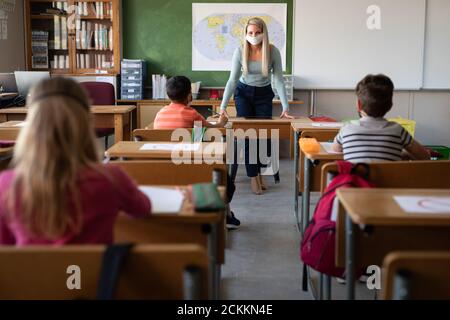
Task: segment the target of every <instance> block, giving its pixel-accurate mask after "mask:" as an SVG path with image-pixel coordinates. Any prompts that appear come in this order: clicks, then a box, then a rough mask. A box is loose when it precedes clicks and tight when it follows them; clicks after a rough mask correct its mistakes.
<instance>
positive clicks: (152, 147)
mask: <svg viewBox="0 0 450 320" xmlns="http://www.w3.org/2000/svg"><path fill="white" fill-rule="evenodd" d="M199 148H200V143H172V144H171V143H145V144H144V145H143V146H142V147H141V148H140V149H139V150H142V151H197V150H198V149H199Z"/></svg>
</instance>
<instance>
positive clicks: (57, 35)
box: [53, 16, 61, 50]
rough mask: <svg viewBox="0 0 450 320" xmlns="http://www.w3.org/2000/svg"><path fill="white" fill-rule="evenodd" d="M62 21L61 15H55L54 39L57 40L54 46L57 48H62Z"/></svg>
mask: <svg viewBox="0 0 450 320" xmlns="http://www.w3.org/2000/svg"><path fill="white" fill-rule="evenodd" d="M60 21H61V18H60V17H59V16H54V17H53V23H54V31H55V34H54V39H55V40H54V41H55V44H54V48H55V49H56V50H59V49H61V23H60Z"/></svg>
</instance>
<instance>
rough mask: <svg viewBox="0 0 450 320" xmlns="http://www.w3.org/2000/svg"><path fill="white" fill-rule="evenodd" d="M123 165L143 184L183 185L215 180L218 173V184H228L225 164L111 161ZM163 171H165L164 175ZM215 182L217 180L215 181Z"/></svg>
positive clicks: (123, 167)
mask: <svg viewBox="0 0 450 320" xmlns="http://www.w3.org/2000/svg"><path fill="white" fill-rule="evenodd" d="M110 163H111V164H114V165H117V166H119V167H121V168H122V169H123V170H124V171H125V172H126V173H127V174H128V175H129V176H130V177H132V178H133V179H134V180H135V181H136V182H137V183H139V184H141V185H169V186H170V185H171V186H173V185H176V186H183V185H189V184H194V183H206V182H211V181H214V177H215V173H217V174H218V176H217V177H218V180H219V181H217V184H218V185H221V186H225V187H226V184H227V167H226V165H225V164H206V163H202V164H194V163H191V164H179V165H177V164H174V163H172V162H170V161H160V160H150V161H149V160H147V161H146V160H127V161H111V162H110ZM161 172H164V174H163V175H162V174H161ZM214 182H215V181H214Z"/></svg>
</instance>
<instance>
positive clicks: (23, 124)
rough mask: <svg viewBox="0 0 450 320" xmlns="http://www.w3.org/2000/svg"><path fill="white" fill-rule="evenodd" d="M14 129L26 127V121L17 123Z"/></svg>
mask: <svg viewBox="0 0 450 320" xmlns="http://www.w3.org/2000/svg"><path fill="white" fill-rule="evenodd" d="M13 127H21V128H22V127H25V121H22V122H19V123H16V124H15V125H13Z"/></svg>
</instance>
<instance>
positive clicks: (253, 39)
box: [245, 34, 263, 46]
mask: <svg viewBox="0 0 450 320" xmlns="http://www.w3.org/2000/svg"><path fill="white" fill-rule="evenodd" d="M245 39H246V40H247V41H248V42H250V44H252V45H254V46H256V45H258V44H260V43H261V42H262V40H263V35H262V34H259V35H257V36H256V37H252V36H249V35H247V36H246V37H245Z"/></svg>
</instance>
